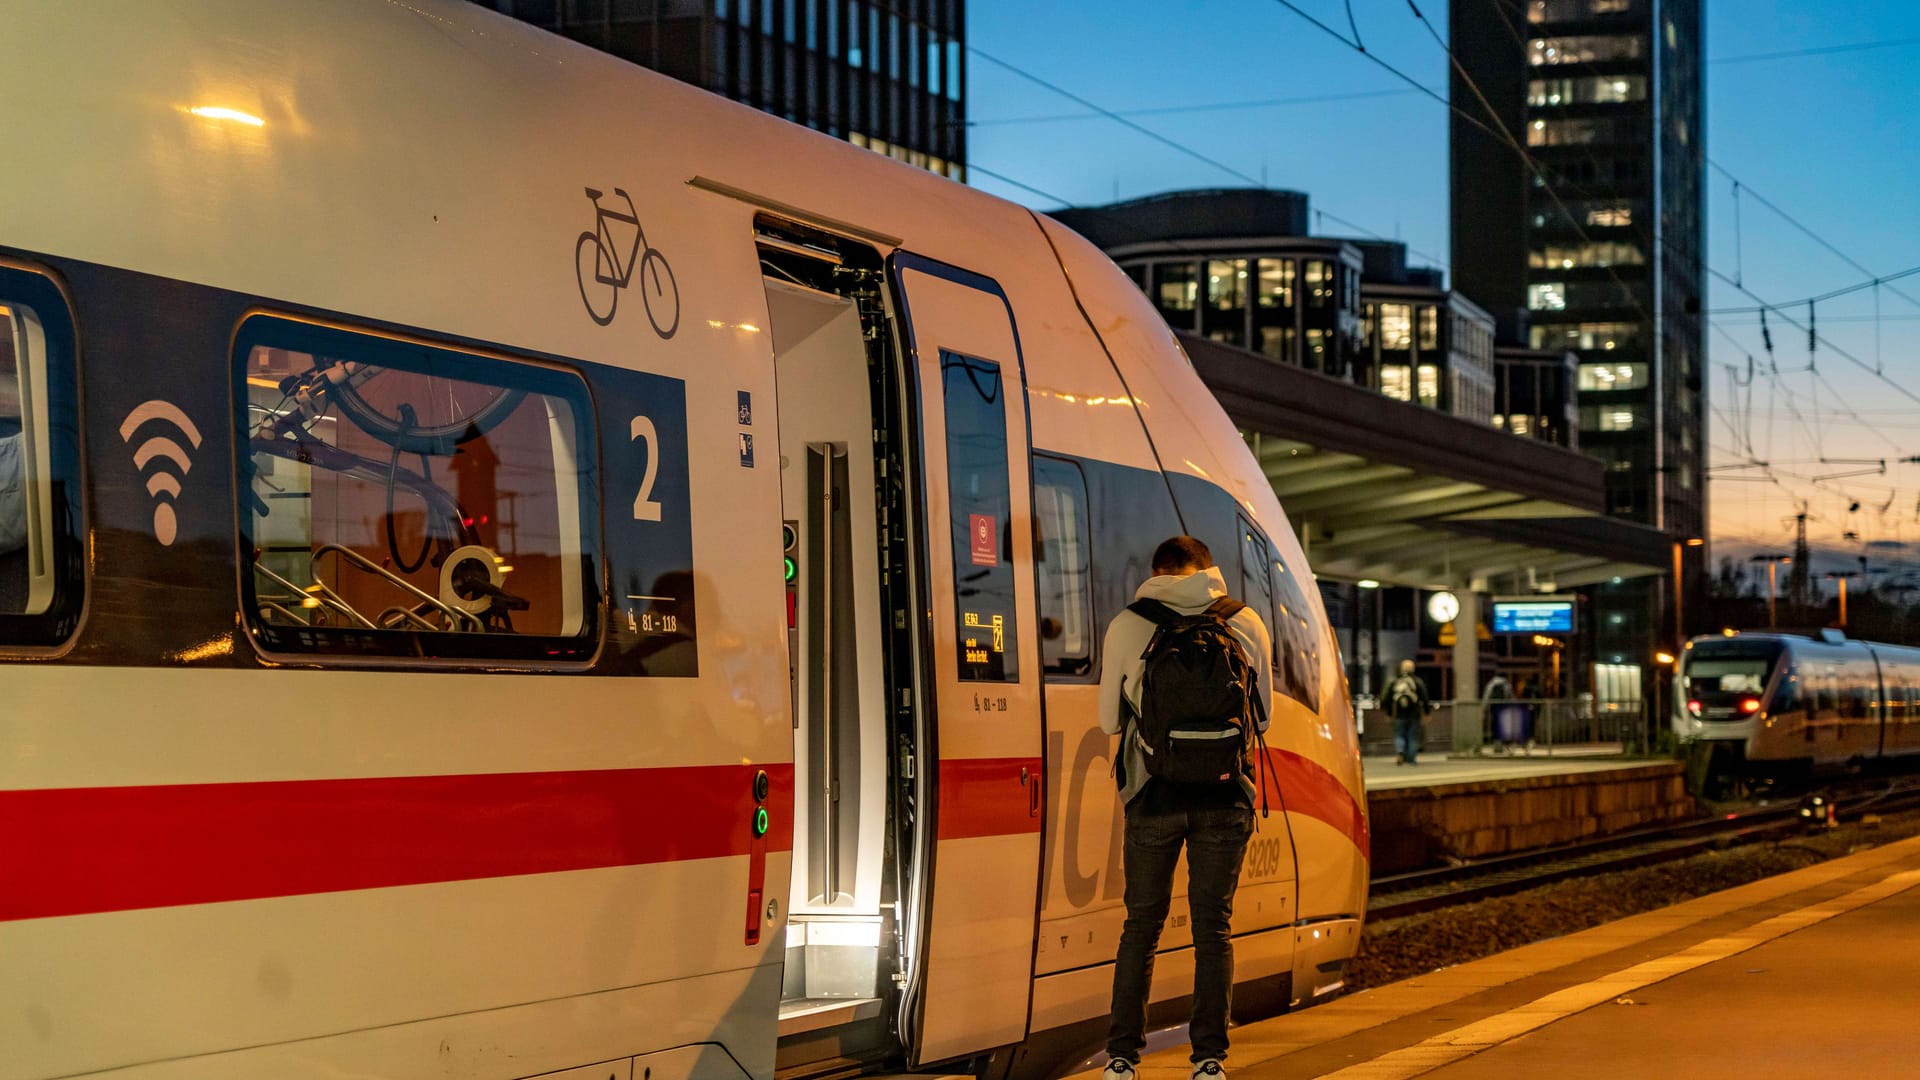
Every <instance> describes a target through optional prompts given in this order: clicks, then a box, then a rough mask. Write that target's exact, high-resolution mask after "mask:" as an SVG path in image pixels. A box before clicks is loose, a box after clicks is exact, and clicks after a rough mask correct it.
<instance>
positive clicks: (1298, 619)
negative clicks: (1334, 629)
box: [1268, 555, 1320, 710]
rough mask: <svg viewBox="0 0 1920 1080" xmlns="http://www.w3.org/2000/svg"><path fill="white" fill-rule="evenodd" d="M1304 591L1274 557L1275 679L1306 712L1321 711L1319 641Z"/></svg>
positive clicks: (1281, 688) (1272, 626) (1293, 575)
mask: <svg viewBox="0 0 1920 1080" xmlns="http://www.w3.org/2000/svg"><path fill="white" fill-rule="evenodd" d="M1311 611H1312V609H1311V608H1309V607H1308V606H1307V590H1306V589H1305V588H1303V587H1302V583H1301V581H1300V580H1299V578H1298V576H1297V575H1295V574H1293V573H1291V572H1289V571H1288V570H1287V564H1286V563H1285V562H1282V561H1281V560H1280V558H1279V557H1278V556H1277V555H1276V556H1275V557H1274V559H1273V622H1272V623H1270V624H1268V625H1269V628H1270V629H1271V630H1272V631H1273V647H1274V652H1275V654H1276V656H1275V662H1274V665H1273V670H1274V680H1275V682H1277V683H1279V686H1280V692H1281V693H1283V694H1286V695H1287V696H1288V697H1291V698H1293V699H1294V700H1295V701H1298V702H1300V703H1301V704H1303V705H1305V706H1306V707H1307V708H1309V709H1316V710H1317V709H1319V708H1320V639H1319V638H1318V637H1316V636H1315V635H1314V632H1313V619H1312V617H1311V615H1310V613H1311Z"/></svg>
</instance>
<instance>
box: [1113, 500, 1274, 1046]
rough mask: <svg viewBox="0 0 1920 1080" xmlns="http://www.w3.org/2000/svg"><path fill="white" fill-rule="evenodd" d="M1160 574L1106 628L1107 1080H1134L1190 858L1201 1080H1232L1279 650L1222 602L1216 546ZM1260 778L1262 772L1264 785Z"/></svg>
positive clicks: (1170, 557) (1173, 560)
mask: <svg viewBox="0 0 1920 1080" xmlns="http://www.w3.org/2000/svg"><path fill="white" fill-rule="evenodd" d="M1153 574H1154V576H1153V577H1151V578H1149V579H1147V581H1146V582H1145V583H1144V584H1142V585H1141V586H1140V589H1139V591H1138V592H1136V593H1135V594H1134V596H1135V599H1134V602H1133V603H1132V604H1130V605H1128V607H1127V609H1126V610H1125V611H1122V612H1121V613H1120V614H1118V615H1116V616H1114V619H1113V622H1111V623H1109V624H1108V626H1107V636H1106V646H1105V648H1104V649H1103V650H1102V651H1101V654H1100V655H1101V656H1102V657H1104V658H1105V659H1104V660H1103V666H1102V670H1101V672H1100V727H1101V729H1102V730H1103V731H1105V732H1106V733H1107V734H1109V735H1118V736H1120V747H1119V749H1118V750H1117V751H1116V753H1115V758H1116V766H1115V778H1116V779H1117V780H1118V781H1119V784H1120V796H1121V801H1122V803H1123V804H1124V808H1125V812H1126V840H1125V844H1124V849H1123V852H1124V858H1125V863H1124V868H1125V877H1126V905H1127V921H1126V924H1125V926H1124V928H1123V929H1122V930H1121V934H1120V951H1119V955H1118V956H1117V957H1116V958H1115V963H1114V968H1113V1011H1112V1021H1111V1025H1110V1027H1109V1028H1108V1033H1107V1057H1108V1060H1107V1068H1106V1072H1105V1073H1104V1074H1103V1080H1135V1076H1136V1072H1135V1066H1136V1065H1138V1064H1139V1061H1140V1051H1141V1049H1142V1048H1144V1047H1145V1046H1146V1030H1147V992H1148V989H1149V987H1151V986H1152V984H1153V955H1154V951H1155V950H1156V949H1157V948H1158V947H1159V944H1160V931H1161V928H1162V927H1163V926H1164V925H1165V923H1166V920H1167V910H1168V908H1169V907H1170V906H1171V905H1172V899H1173V871H1174V866H1175V864H1177V863H1178V862H1179V859H1180V849H1181V847H1182V846H1184V847H1185V848H1186V851H1187V910H1188V913H1189V915H1190V918H1191V923H1192V929H1193V954H1194V963H1193V1009H1192V1013H1191V1016H1190V1019H1189V1024H1188V1037H1189V1039H1190V1040H1191V1041H1192V1044H1193V1052H1192V1061H1193V1074H1192V1076H1193V1080H1224V1078H1225V1076H1226V1071H1225V1068H1224V1066H1223V1065H1222V1062H1224V1061H1225V1059H1226V1056H1227V1016H1228V1012H1229V1006H1230V1001H1231V997H1232V993H1233V943H1232V940H1231V938H1230V937H1229V933H1230V931H1229V926H1228V924H1229V922H1230V921H1231V920H1232V917H1233V894H1234V890H1235V889H1237V888H1238V887H1239V883H1240V864H1241V861H1242V859H1243V858H1244V857H1245V856H1246V852H1247V841H1248V840H1249V839H1250V838H1251V837H1252V835H1253V802H1254V793H1255V789H1254V781H1253V777H1254V744H1255V742H1256V741H1257V740H1258V739H1259V733H1260V732H1263V731H1265V730H1266V727H1267V713H1266V710H1267V702H1268V701H1269V700H1270V699H1269V698H1268V696H1267V695H1268V694H1269V693H1270V690H1271V687H1272V685H1273V678H1272V656H1273V644H1272V639H1271V638H1270V637H1269V636H1268V634H1267V627H1266V624H1265V623H1263V622H1261V621H1260V616H1259V615H1257V614H1255V613H1254V611H1253V609H1252V608H1249V607H1247V606H1246V605H1245V604H1242V603H1240V602H1239V601H1237V600H1234V599H1231V598H1230V597H1228V596H1227V584H1226V579H1224V578H1223V577H1221V575H1220V571H1219V570H1218V569H1217V568H1215V567H1214V565H1213V554H1212V553H1211V552H1210V551H1208V550H1207V545H1205V544H1203V543H1201V542H1200V541H1199V540H1196V539H1194V538H1193V537H1191V536H1176V537H1173V538H1172V539H1170V540H1167V541H1165V542H1164V543H1162V544H1161V545H1160V546H1159V547H1158V548H1156V549H1155V550H1154V553H1153ZM1262 775H1264V774H1262Z"/></svg>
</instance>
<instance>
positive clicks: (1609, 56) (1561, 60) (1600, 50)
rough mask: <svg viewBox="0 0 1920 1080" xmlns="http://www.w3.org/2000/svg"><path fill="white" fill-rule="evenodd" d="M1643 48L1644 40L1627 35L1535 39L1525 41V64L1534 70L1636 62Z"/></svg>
mask: <svg viewBox="0 0 1920 1080" xmlns="http://www.w3.org/2000/svg"><path fill="white" fill-rule="evenodd" d="M1645 45H1646V43H1645V39H1643V38H1639V37H1635V36H1633V35H1631V34H1604V35H1603V34H1593V35H1586V36H1580V37H1550V38H1535V39H1534V40H1532V41H1529V42H1527V62H1528V63H1530V64H1532V65H1534V66H1535V67H1545V66H1552V65H1557V64H1598V63H1604V62H1606V61H1608V60H1638V59H1640V57H1641V56H1642V55H1644V54H1645Z"/></svg>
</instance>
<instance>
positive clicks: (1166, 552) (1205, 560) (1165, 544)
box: [1153, 536, 1213, 574]
mask: <svg viewBox="0 0 1920 1080" xmlns="http://www.w3.org/2000/svg"><path fill="white" fill-rule="evenodd" d="M1212 565H1213V552H1211V551H1209V550H1207V545H1205V544H1203V543H1201V542H1200V541H1199V540H1197V539H1195V538H1193V537H1191V536H1174V537H1169V538H1167V539H1165V540H1162V541H1161V542H1160V546H1159V547H1157V548H1154V549H1153V572H1154V573H1155V574H1171V573H1173V572H1175V571H1177V570H1185V571H1187V572H1188V573H1192V572H1193V571H1195V570H1205V569H1208V568H1209V567H1211V566H1212Z"/></svg>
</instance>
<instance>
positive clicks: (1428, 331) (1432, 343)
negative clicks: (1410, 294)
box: [1420, 304, 1440, 352]
mask: <svg viewBox="0 0 1920 1080" xmlns="http://www.w3.org/2000/svg"><path fill="white" fill-rule="evenodd" d="M1439 348H1440V309H1439V308H1437V307H1434V306H1432V305H1431V304H1428V305H1424V306H1422V307H1421V308H1420V351H1421V352H1427V351H1429V350H1437V349H1439Z"/></svg>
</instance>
